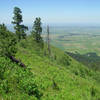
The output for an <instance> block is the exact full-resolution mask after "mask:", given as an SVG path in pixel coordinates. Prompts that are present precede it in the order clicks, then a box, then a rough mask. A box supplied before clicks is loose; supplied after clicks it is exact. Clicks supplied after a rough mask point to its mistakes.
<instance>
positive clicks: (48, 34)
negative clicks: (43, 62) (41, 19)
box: [47, 26, 51, 56]
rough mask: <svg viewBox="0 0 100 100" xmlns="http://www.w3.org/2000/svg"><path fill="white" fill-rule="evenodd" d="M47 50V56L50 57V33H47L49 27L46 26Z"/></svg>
mask: <svg viewBox="0 0 100 100" xmlns="http://www.w3.org/2000/svg"><path fill="white" fill-rule="evenodd" d="M47 46H48V47H47V48H48V53H49V56H50V55H51V49H50V32H49V26H47Z"/></svg>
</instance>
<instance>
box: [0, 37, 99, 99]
mask: <svg viewBox="0 0 100 100" xmlns="http://www.w3.org/2000/svg"><path fill="white" fill-rule="evenodd" d="M17 46H18V52H17V54H16V58H17V59H20V60H21V61H22V62H23V63H24V64H25V65H26V66H27V68H21V67H20V66H19V65H17V64H16V63H13V62H12V61H11V60H9V59H8V58H5V57H0V100H100V72H99V71H93V70H91V69H88V68H87V67H85V66H84V65H82V64H81V63H78V62H77V61H75V60H74V59H72V58H71V57H70V56H68V55H67V54H65V53H64V52H63V51H61V50H60V49H57V48H55V47H53V46H51V55H50V56H49V55H48V51H47V46H46V44H45V46H44V48H43V49H41V48H40V46H39V44H37V43H36V42H35V41H33V39H32V38H31V37H28V38H27V39H26V40H22V41H21V42H20V43H19V44H18V45H17Z"/></svg>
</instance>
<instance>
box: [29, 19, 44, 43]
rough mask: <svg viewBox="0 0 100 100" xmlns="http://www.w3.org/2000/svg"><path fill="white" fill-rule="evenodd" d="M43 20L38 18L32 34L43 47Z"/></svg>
mask: <svg viewBox="0 0 100 100" xmlns="http://www.w3.org/2000/svg"><path fill="white" fill-rule="evenodd" d="M41 24H42V23H41V18H40V17H39V18H36V19H35V21H34V25H33V29H32V32H31V34H32V35H33V37H34V39H35V41H36V42H37V43H42V44H41V45H43V40H42V37H41V33H42V26H41Z"/></svg>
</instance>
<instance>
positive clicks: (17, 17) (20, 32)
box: [12, 7, 28, 40]
mask: <svg viewBox="0 0 100 100" xmlns="http://www.w3.org/2000/svg"><path fill="white" fill-rule="evenodd" d="M13 13H14V17H13V21H12V24H14V25H15V26H14V29H15V32H16V35H17V37H18V39H19V40H20V39H22V38H25V36H26V33H25V32H26V31H27V30H28V27H27V26H24V25H21V23H22V22H23V19H22V11H21V9H20V8H18V7H15V8H14V12H13Z"/></svg>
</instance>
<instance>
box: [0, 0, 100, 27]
mask: <svg viewBox="0 0 100 100" xmlns="http://www.w3.org/2000/svg"><path fill="white" fill-rule="evenodd" d="M15 6H17V7H19V8H21V10H22V15H23V21H24V23H25V24H29V23H32V22H33V21H34V20H35V18H36V17H41V19H42V22H43V23H45V24H52V23H53V24H56V25H58V24H66V23H67V24H72V23H74V24H75V23H76V24H88V25H100V13H99V11H100V0H59V1H58V0H43V1H42V0H28V1H24V0H21V1H19V0H6V1H5V0H1V3H0V12H1V13H2V15H0V23H3V22H4V23H5V24H11V21H12V17H13V8H14V7H15Z"/></svg>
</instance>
